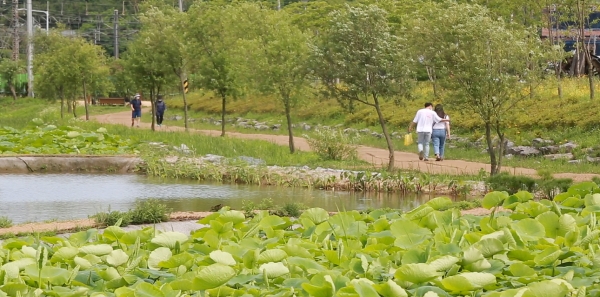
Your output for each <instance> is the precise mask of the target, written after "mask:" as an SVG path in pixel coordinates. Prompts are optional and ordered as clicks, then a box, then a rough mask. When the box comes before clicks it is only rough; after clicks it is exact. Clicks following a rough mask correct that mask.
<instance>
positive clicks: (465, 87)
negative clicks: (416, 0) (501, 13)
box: [420, 4, 545, 174]
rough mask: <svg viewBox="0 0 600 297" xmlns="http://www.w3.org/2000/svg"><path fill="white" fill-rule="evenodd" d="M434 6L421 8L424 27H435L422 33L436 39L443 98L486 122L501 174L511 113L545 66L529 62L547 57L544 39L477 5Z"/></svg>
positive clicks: (490, 147) (493, 161)
mask: <svg viewBox="0 0 600 297" xmlns="http://www.w3.org/2000/svg"><path fill="white" fill-rule="evenodd" d="M436 7H437V11H436ZM436 7H434V8H428V9H427V10H424V11H421V12H420V15H421V17H420V26H421V27H427V26H431V28H434V29H432V30H424V31H423V32H422V33H423V34H425V38H429V39H431V40H437V41H438V42H437V46H436V48H434V49H431V52H432V53H435V55H436V56H435V58H436V60H437V62H438V65H439V67H438V68H439V69H440V70H441V71H442V72H443V73H444V75H443V77H444V79H443V81H442V83H443V84H444V86H445V87H446V89H447V90H448V92H449V96H448V98H446V99H445V101H444V102H445V103H446V104H450V105H451V106H453V109H455V110H463V111H464V112H465V114H475V115H477V116H479V118H480V119H481V120H482V121H483V123H484V129H485V137H486V142H487V146H488V153H489V155H490V163H491V170H490V171H491V174H497V173H499V172H500V169H501V164H502V156H503V150H504V144H505V129H506V127H507V125H508V124H509V123H510V122H511V120H510V115H511V113H512V112H513V110H514V109H515V108H516V106H517V104H519V103H521V102H524V101H526V100H528V99H529V98H530V97H529V91H530V88H529V86H530V83H532V82H535V81H536V80H538V79H539V77H540V76H541V72H542V71H541V68H539V67H531V65H536V64H541V63H542V62H545V57H544V55H543V54H542V50H541V41H540V40H539V38H537V35H536V34H535V33H532V32H530V31H527V30H523V29H515V28H511V27H510V26H508V25H506V24H505V23H504V22H503V21H501V20H495V19H492V18H491V17H490V15H489V11H488V10H487V9H485V8H483V7H481V6H478V5H467V4H450V5H438V6H436ZM507 45H508V46H507ZM531 85H533V84H531ZM492 133H495V134H496V136H497V138H498V142H497V143H494V141H493V137H492V136H493V135H492Z"/></svg>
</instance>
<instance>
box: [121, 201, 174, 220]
mask: <svg viewBox="0 0 600 297" xmlns="http://www.w3.org/2000/svg"><path fill="white" fill-rule="evenodd" d="M170 214H171V209H169V208H167V205H165V204H163V203H160V200H158V199H145V200H138V201H136V202H135V209H133V210H132V211H131V223H132V224H154V223H160V222H166V221H168V220H169V215H170Z"/></svg>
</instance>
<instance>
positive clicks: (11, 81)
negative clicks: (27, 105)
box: [0, 58, 25, 101]
mask: <svg viewBox="0 0 600 297" xmlns="http://www.w3.org/2000/svg"><path fill="white" fill-rule="evenodd" d="M23 70H25V67H23V63H21V62H20V61H19V60H17V61H13V60H11V59H8V58H4V59H2V61H0V76H2V78H3V79H4V80H5V81H6V83H7V85H8V87H9V89H10V93H11V95H12V97H13V101H14V100H17V92H16V89H15V85H16V84H17V76H18V74H19V73H21V72H23Z"/></svg>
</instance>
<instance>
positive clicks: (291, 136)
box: [283, 96, 296, 154]
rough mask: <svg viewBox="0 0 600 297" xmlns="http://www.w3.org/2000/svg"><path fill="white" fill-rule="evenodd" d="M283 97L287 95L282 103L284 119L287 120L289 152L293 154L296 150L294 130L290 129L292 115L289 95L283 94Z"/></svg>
mask: <svg viewBox="0 0 600 297" xmlns="http://www.w3.org/2000/svg"><path fill="white" fill-rule="evenodd" d="M285 97H287V98H284V99H283V105H285V119H286V120H287V127H288V136H289V145H290V153H292V154H293V153H295V152H296V147H295V146H294V132H293V131H292V115H291V107H290V98H289V96H285Z"/></svg>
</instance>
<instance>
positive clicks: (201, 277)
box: [194, 263, 236, 290]
mask: <svg viewBox="0 0 600 297" xmlns="http://www.w3.org/2000/svg"><path fill="white" fill-rule="evenodd" d="M235 275H236V272H235V270H234V269H233V268H231V267H230V266H227V265H223V264H220V263H215V264H212V265H210V266H207V267H204V268H202V270H200V272H198V274H197V275H196V278H195V279H194V288H195V289H197V290H207V289H212V288H216V287H219V286H221V285H224V284H225V283H227V282H228V281H229V280H230V279H232V278H233V277H234V276H235Z"/></svg>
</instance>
